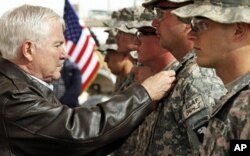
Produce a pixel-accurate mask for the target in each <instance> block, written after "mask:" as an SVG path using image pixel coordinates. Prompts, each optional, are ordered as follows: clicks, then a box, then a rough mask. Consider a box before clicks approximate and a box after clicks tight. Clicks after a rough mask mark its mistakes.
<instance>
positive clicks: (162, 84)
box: [141, 70, 175, 101]
mask: <svg viewBox="0 0 250 156" xmlns="http://www.w3.org/2000/svg"><path fill="white" fill-rule="evenodd" d="M174 80H175V72H174V71H173V70H169V71H161V72H159V73H157V74H155V75H153V76H150V77H149V78H147V79H146V80H145V81H143V82H142V84H141V85H142V86H143V87H144V88H145V89H146V90H147V92H148V94H149V96H150V97H151V99H152V101H158V100H160V99H161V98H163V97H164V96H165V95H166V93H167V92H168V91H169V90H170V89H171V87H172V84H173V82H174Z"/></svg>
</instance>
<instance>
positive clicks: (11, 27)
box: [0, 5, 65, 60]
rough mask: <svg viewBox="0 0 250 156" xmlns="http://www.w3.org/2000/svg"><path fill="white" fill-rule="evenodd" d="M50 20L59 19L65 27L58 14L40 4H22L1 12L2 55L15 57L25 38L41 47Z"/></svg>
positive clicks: (0, 47) (47, 31) (0, 49)
mask: <svg viewBox="0 0 250 156" xmlns="http://www.w3.org/2000/svg"><path fill="white" fill-rule="evenodd" d="M51 20H57V21H59V22H60V23H62V27H63V29H65V23H64V20H63V18H62V17H61V16H60V15H58V14H57V13H56V12H54V11H53V10H52V9H49V8H45V7H41V6H32V5H22V6H20V7H17V8H15V9H13V10H10V11H7V12H6V13H5V14H3V15H2V17H1V18H0V51H1V53H2V57H3V58H5V59H9V60H11V59H15V58H17V57H18V55H19V54H18V53H19V51H20V48H21V45H22V43H23V42H24V41H25V40H31V41H33V42H34V43H35V45H36V46H37V47H38V48H40V47H42V44H43V41H44V39H45V38H46V37H48V36H47V35H48V33H49V30H50V24H49V22H50V21H51Z"/></svg>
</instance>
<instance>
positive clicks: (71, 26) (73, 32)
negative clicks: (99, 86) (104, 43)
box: [63, 0, 100, 90]
mask: <svg viewBox="0 0 250 156" xmlns="http://www.w3.org/2000/svg"><path fill="white" fill-rule="evenodd" d="M63 18H64V20H65V23H66V31H65V32H64V36H65V39H66V51H67V52H68V55H69V56H70V60H72V61H73V62H75V63H76V64H77V65H78V66H79V68H80V70H81V75H82V90H86V89H87V88H88V86H89V85H90V84H91V82H92V81H93V79H94V78H95V76H96V74H97V71H98V70H99V66H100V63H99V61H98V58H97V56H96V53H95V52H94V50H95V47H96V44H95V41H94V39H93V38H92V36H91V33H90V31H89V29H88V28H87V27H86V26H81V25H80V23H79V18H78V16H77V14H76V12H75V10H74V9H73V7H72V6H71V4H70V3H69V1H68V0H65V6H64V16H63Z"/></svg>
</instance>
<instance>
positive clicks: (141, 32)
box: [136, 30, 156, 39]
mask: <svg viewBox="0 0 250 156" xmlns="http://www.w3.org/2000/svg"><path fill="white" fill-rule="evenodd" d="M155 35H156V32H155V30H150V31H149V30H138V31H137V32H136V37H137V38H138V39H140V38H141V37H142V36H155Z"/></svg>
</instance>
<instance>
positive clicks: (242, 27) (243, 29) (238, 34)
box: [234, 23, 250, 41]
mask: <svg viewBox="0 0 250 156" xmlns="http://www.w3.org/2000/svg"><path fill="white" fill-rule="evenodd" d="M249 28H250V27H249V26H248V24H246V23H236V24H235V27H234V29H235V30H234V41H241V40H242V39H244V38H245V37H246V36H247V34H248V33H249V31H250V29H249Z"/></svg>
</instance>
